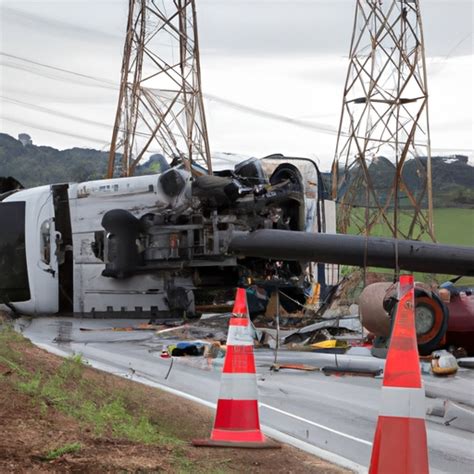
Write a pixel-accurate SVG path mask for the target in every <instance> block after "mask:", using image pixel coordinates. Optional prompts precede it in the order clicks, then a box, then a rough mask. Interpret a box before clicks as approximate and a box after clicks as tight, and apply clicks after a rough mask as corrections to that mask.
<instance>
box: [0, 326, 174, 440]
mask: <svg viewBox="0 0 474 474" xmlns="http://www.w3.org/2000/svg"><path fill="white" fill-rule="evenodd" d="M21 344H28V342H27V341H26V340H25V339H24V338H23V337H22V336H21V335H19V334H18V333H16V332H15V331H14V330H13V329H12V328H11V327H10V326H9V325H3V326H2V327H1V328H0V364H3V365H5V366H6V367H8V369H9V370H10V371H12V372H14V373H15V374H16V375H17V377H16V378H15V388H16V389H17V390H18V391H19V392H21V393H24V394H26V395H28V396H30V397H31V398H32V400H33V402H34V403H36V404H37V405H38V406H40V408H41V410H42V411H45V410H47V409H48V407H53V408H55V409H57V410H59V411H61V412H63V413H65V414H67V415H69V416H72V417H73V418H75V419H77V420H79V421H80V422H81V423H82V424H83V425H84V426H88V427H90V428H92V430H93V431H94V432H95V434H96V435H97V436H102V435H109V436H112V437H114V438H118V439H126V440H129V441H133V442H137V443H143V444H165V445H170V446H179V445H181V444H183V443H182V441H180V440H179V439H178V438H176V437H174V436H172V435H170V434H168V433H166V429H162V427H160V426H157V424H156V423H153V422H152V420H151V419H150V418H149V417H148V416H147V415H146V414H145V413H144V412H143V411H141V412H140V410H138V412H137V410H136V409H133V410H131V406H132V405H133V400H132V398H131V396H130V395H129V394H127V393H126V392H125V391H122V390H115V391H114V390H112V391H110V390H109V391H108V392H107V393H105V392H104V391H103V390H102V389H101V387H100V386H94V385H91V384H90V383H89V382H88V380H87V379H86V378H84V368H85V365H84V361H83V359H82V356H81V355H74V356H71V357H69V358H67V359H65V360H63V361H62V362H61V364H60V365H59V367H58V369H57V370H56V371H55V372H54V373H43V372H42V371H41V370H40V369H36V370H34V371H33V372H31V371H29V370H27V369H26V368H25V367H23V356H22V354H21V352H20V351H18V350H17V349H16V348H15V347H16V346H18V345H21Z"/></svg>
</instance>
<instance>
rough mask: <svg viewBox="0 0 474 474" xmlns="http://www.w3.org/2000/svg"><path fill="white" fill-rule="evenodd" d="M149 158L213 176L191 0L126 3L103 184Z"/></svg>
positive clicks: (192, 0) (194, 14) (132, 1)
mask: <svg viewBox="0 0 474 474" xmlns="http://www.w3.org/2000/svg"><path fill="white" fill-rule="evenodd" d="M118 153H122V156H121V159H120V160H118V159H117V155H118ZM151 153H162V154H164V155H165V157H167V158H169V159H179V160H181V161H182V162H183V163H184V165H185V167H186V168H187V169H188V170H191V169H192V170H193V172H197V173H211V172H212V167H211V156H210V151H209V140H208V135H207V127H206V118H205V114H204V105H203V100H202V92H201V73H200V60H199V45H198V33H197V24H196V6H195V2H194V0H172V1H171V0H165V1H155V0H129V12H128V22H127V36H126V40H125V47H124V52H123V61H122V74H121V83H120V92H119V100H118V107H117V112H116V116H115V125H114V129H113V134H112V140H111V147H110V155H109V166H108V177H109V178H111V177H113V176H114V175H115V176H116V175H121V176H131V175H133V174H134V171H135V168H136V166H137V164H138V163H139V162H140V161H141V160H143V159H144V158H145V157H148V156H149V155H150V154H151ZM192 165H199V166H194V167H192ZM197 170H198V171H197Z"/></svg>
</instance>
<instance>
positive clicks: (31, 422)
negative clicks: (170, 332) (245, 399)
mask: <svg viewBox="0 0 474 474" xmlns="http://www.w3.org/2000/svg"><path fill="white" fill-rule="evenodd" d="M0 386H1V390H0V432H1V433H2V436H1V437H0V472H72V471H74V472H121V473H122V472H140V473H144V472H172V473H174V472H176V473H188V472H189V473H191V472H193V473H195V472H196V473H204V472H205V473H208V472H214V473H224V472H243V471H248V472H271V471H278V472H290V471H291V472H295V473H303V472H327V473H333V472H334V473H336V472H345V471H344V470H342V469H340V468H337V467H334V466H332V465H330V464H328V463H326V462H324V461H321V460H319V459H317V458H315V457H313V456H310V455H306V454H305V453H302V452H300V451H297V450H295V449H293V448H289V447H283V449H281V450H262V451H257V450H237V449H225V450H217V449H213V448H194V447H192V446H191V445H190V441H191V440H192V439H194V438H206V437H207V436H209V433H210V430H211V427H212V413H211V412H210V411H209V410H207V409H206V408H203V407H200V406H197V405H195V404H192V403H191V402H188V401H186V400H183V399H177V398H176V397H174V396H172V395H169V394H166V393H164V392H161V391H159V390H157V389H153V388H150V387H145V386H143V385H140V384H138V383H135V382H132V381H130V380H125V379H122V378H119V377H116V376H114V375H110V374H105V373H102V372H99V371H96V370H94V369H92V368H90V367H88V366H87V364H86V363H85V362H84V360H83V359H82V357H81V356H80V355H76V356H73V357H70V358H68V359H61V358H59V357H56V356H54V355H52V354H49V353H47V352H45V351H43V350H41V349H38V348H36V347H35V346H33V345H32V344H31V343H30V342H29V341H28V340H27V339H25V338H23V337H22V336H21V335H20V334H18V333H16V332H15V331H14V330H13V329H12V327H11V326H10V325H9V324H5V323H3V324H2V323H0Z"/></svg>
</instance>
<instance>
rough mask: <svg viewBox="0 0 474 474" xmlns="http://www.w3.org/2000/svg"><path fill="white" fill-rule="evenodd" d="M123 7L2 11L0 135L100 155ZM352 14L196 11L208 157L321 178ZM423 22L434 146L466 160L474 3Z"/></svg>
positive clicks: (260, 7) (252, 7)
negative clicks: (293, 166) (278, 159)
mask: <svg viewBox="0 0 474 474" xmlns="http://www.w3.org/2000/svg"><path fill="white" fill-rule="evenodd" d="M160 1H162V0H160ZM165 1H166V0H165ZM127 5H128V1H126V0H108V1H106V0H75V1H73V0H58V1H42V0H37V1H22V0H0V31H1V37H0V67H1V69H0V132H4V133H9V134H11V135H14V136H17V135H18V133H21V132H27V133H29V134H30V135H31V136H32V137H33V141H34V143H35V144H40V145H51V146H54V147H57V148H68V147H73V146H80V147H94V148H98V149H104V150H107V148H108V145H109V141H110V136H111V128H112V124H113V120H114V114H115V108H116V101H117V90H116V84H118V81H119V75H120V66H121V55H122V49H123V37H124V32H125V22H126V16H127ZM354 6H355V1H354V0H273V1H270V0H197V8H198V22H199V35H200V45H201V63H202V77H203V90H204V93H205V94H206V97H207V98H206V102H205V106H206V114H207V119H208V125H209V133H210V142H211V149H212V150H213V151H215V152H217V151H219V152H233V153H240V154H245V155H253V156H263V155H266V154H270V153H273V152H282V153H286V154H288V155H300V156H310V157H313V158H317V159H318V160H319V162H320V164H321V168H322V169H328V168H329V166H330V163H331V161H332V158H333V155H334V150H335V144H336V136H335V134H334V130H336V129H337V126H338V121H339V114H340V110H341V101H342V89H343V84H344V80H345V75H346V71H347V66H348V59H347V55H348V51H349V43H350V37H351V30H352V23H353V14H354ZM422 13H423V21H424V30H425V43H426V55H427V68H428V88H429V93H430V122H431V138H432V146H433V148H434V151H435V152H436V151H440V152H443V153H453V152H456V151H459V152H464V153H466V154H469V155H470V156H471V159H472V149H473V134H474V130H473V116H474V113H473V109H474V104H473V99H474V97H473V89H474V86H473V83H474V78H473V63H474V61H473V58H474V53H473V31H472V30H473V23H474V17H473V2H472V0H423V1H422ZM67 71H74V72H76V73H78V74H76V75H71V74H70V73H68V72H67ZM81 74H82V75H84V76H87V77H84V76H81ZM94 78H96V79H97V80H94Z"/></svg>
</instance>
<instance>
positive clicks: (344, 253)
mask: <svg viewBox="0 0 474 474" xmlns="http://www.w3.org/2000/svg"><path fill="white" fill-rule="evenodd" d="M397 245H398V265H399V268H400V269H401V270H407V271H412V272H426V273H442V274H449V275H469V276H474V247H462V246H454V245H442V244H434V243H429V242H418V241H415V240H395V239H388V238H382V237H365V236H360V235H346V234H313V233H308V232H297V231H288V230H271V229H262V230H257V231H255V232H250V233H247V232H234V234H233V236H232V239H231V241H230V244H229V251H230V252H232V253H235V254H237V255H238V256H242V257H260V258H269V259H273V260H297V261H311V262H324V263H334V264H342V265H355V266H359V267H364V266H370V267H380V268H395V266H396V258H395V252H396V246H397Z"/></svg>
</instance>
